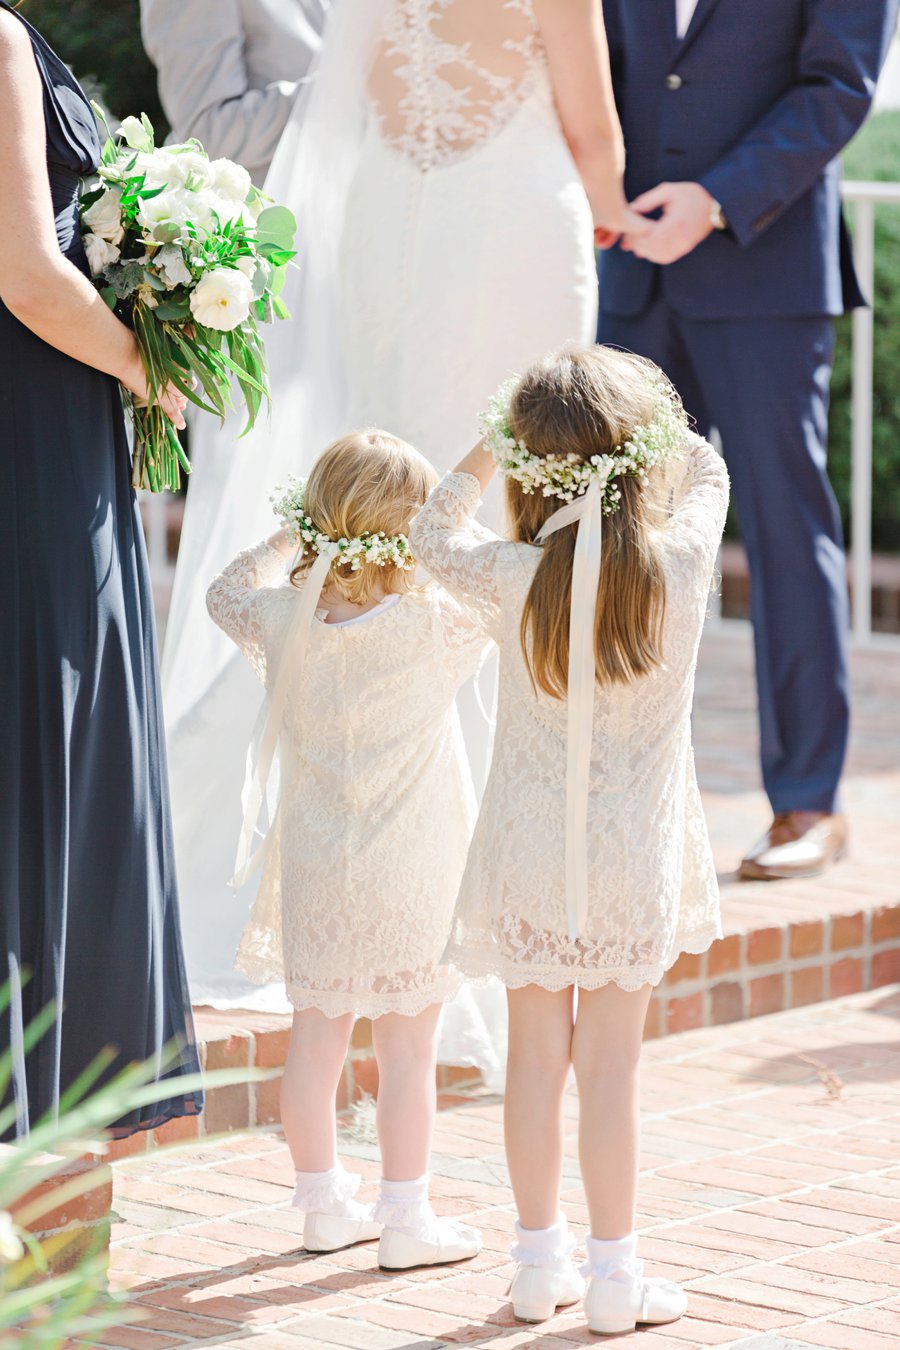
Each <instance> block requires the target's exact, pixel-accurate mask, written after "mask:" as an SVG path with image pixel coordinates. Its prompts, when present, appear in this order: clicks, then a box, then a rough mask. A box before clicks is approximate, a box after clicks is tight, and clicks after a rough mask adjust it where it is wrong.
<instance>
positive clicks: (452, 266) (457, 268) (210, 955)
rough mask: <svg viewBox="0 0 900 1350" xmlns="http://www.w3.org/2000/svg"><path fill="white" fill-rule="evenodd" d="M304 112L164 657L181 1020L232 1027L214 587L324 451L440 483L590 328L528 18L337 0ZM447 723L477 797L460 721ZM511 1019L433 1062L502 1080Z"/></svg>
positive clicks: (520, 8)
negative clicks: (279, 275)
mask: <svg viewBox="0 0 900 1350" xmlns="http://www.w3.org/2000/svg"><path fill="white" fill-rule="evenodd" d="M308 97H309V100H310V104H309V107H308V108H307V109H306V110H305V113H304V115H303V117H302V118H301V117H300V116H299V115H298V117H297V118H296V119H295V121H294V122H293V123H292V124H291V125H289V127H288V130H287V132H286V134H285V137H284V140H283V143H282V146H281V147H280V149H279V152H278V154H277V155H276V160H275V163H274V164H273V168H272V173H271V175H270V179H269V181H268V183H267V190H269V191H270V192H271V194H272V196H273V197H275V198H276V199H277V200H279V201H283V202H285V203H286V204H288V205H289V206H291V207H292V209H294V210H295V212H296V213H297V215H298V218H299V222H300V228H299V232H298V245H299V248H300V255H299V260H298V261H299V263H300V267H299V268H298V270H297V271H296V272H295V273H294V274H293V276H292V279H291V281H290V282H289V285H288V288H287V291H286V300H287V303H288V305H289V307H290V308H291V310H292V312H293V314H294V316H295V320H296V321H295V322H294V323H293V324H282V325H279V326H278V327H277V328H276V329H275V330H274V331H272V330H270V331H268V332H267V334H266V337H267V343H268V345H269V349H270V354H271V365H272V372H273V391H274V406H273V416H272V421H271V424H270V426H269V427H268V428H266V427H263V428H261V429H260V431H259V433H258V434H254V435H253V436H251V437H248V438H246V439H245V440H243V441H241V442H239V443H234V440H233V437H234V435H235V430H234V428H232V432H231V436H230V437H229V436H224V437H222V438H221V442H220V443H219V444H216V445H213V444H210V441H211V440H212V438H213V433H212V429H211V426H209V425H208V426H207V427H205V428H203V429H202V430H201V431H200V432H199V434H197V435H195V437H194V444H195V446H196V447H197V461H198V467H197V471H196V473H195V475H194V478H193V479H192V482H191V488H190V492H189V494H188V506H187V518H186V522H185V531H184V534H183V536H182V551H181V554H180V556H179V564H178V574H177V577H176V585H175V592H174V596H173V603H172V612H171V615H170V620H169V632H168V634H167V640H166V649H165V655H164V680H165V693H166V700H167V722H168V726H169V737H170V744H169V754H170V771H171V777H172V789H173V808H174V815H175V832H176V851H177V856H178V866H179V875H180V879H181V890H182V896H183V922H184V930H185V949H186V957H187V962H188V970H189V974H190V977H191V982H192V986H193V987H194V989H195V997H197V998H199V999H202V1000H203V1001H208V1002H213V1003H219V1004H223V1003H224V1004H229V1003H230V1004H232V1005H238V1006H248V1005H249V1006H260V1003H261V1002H262V1003H263V1005H264V1006H268V1007H274V1006H278V994H277V991H274V990H273V991H268V992H267V993H264V994H263V995H260V994H259V992H258V991H256V990H254V989H252V988H251V986H249V985H248V984H247V983H246V981H244V980H243V979H242V978H241V977H240V976H239V975H236V974H235V972H234V971H233V970H232V961H233V956H234V950H235V947H236V945H237V940H238V937H239V934H240V932H241V929H242V928H243V925H244V922H245V920H246V916H247V911H248V908H249V904H250V901H251V899H252V890H251V888H250V887H249V886H248V887H245V888H244V892H242V893H241V895H240V896H239V897H238V898H237V899H235V898H234V897H233V896H232V895H231V894H230V893H229V892H228V891H227V889H226V880H227V878H228V876H229V875H230V868H231V864H232V862H233V858H234V844H235V839H236V836H237V831H238V829H239V826H240V820H241V810H240V786H241V782H242V778H243V756H244V751H245V749H246V745H247V741H248V739H249V735H250V730H251V727H252V723H253V711H254V709H253V705H252V694H251V691H252V687H253V681H252V678H251V677H250V675H249V673H248V672H247V671H246V670H244V669H242V666H243V663H242V662H241V661H240V659H239V658H237V657H236V656H235V654H234V649H233V647H231V644H230V643H229V642H228V641H227V639H226V638H224V636H223V635H222V634H221V633H218V632H217V631H216V630H215V629H214V628H213V627H212V625H211V624H210V623H209V620H208V618H207V617H206V614H205V609H204V604H203V596H204V592H205V588H206V584H207V582H208V581H209V579H210V577H211V576H212V575H213V574H214V573H215V572H217V571H219V570H220V569H221V568H222V567H224V566H225V564H226V563H227V562H228V561H229V560H230V559H231V558H233V557H234V555H235V554H236V553H237V552H238V551H239V549H241V548H244V547H246V546H247V545H248V544H249V543H251V542H252V541H253V540H254V539H258V538H259V537H260V535H263V534H265V533H267V532H268V530H269V529H271V528H272V525H273V524H274V522H272V520H271V516H270V513H269V508H268V497H269V494H270V492H271V491H272V488H273V486H274V485H275V484H277V483H280V482H284V481H285V478H286V476H287V474H288V473H292V472H293V473H300V472H303V471H305V470H308V468H309V465H310V463H311V461H312V460H313V458H314V457H315V456H316V454H317V453H318V451H319V450H320V449H321V448H323V446H324V444H325V443H326V441H327V440H328V439H329V438H331V437H333V436H335V435H338V434H340V433H342V432H345V431H347V430H348V429H349V428H350V427H352V426H354V425H366V424H377V425H381V426H383V427H385V428H386V429H388V430H389V431H392V432H394V433H395V434H397V435H400V436H403V437H405V438H406V439H408V440H410V441H411V442H412V443H413V444H414V445H416V446H417V447H418V448H419V449H421V450H422V452H423V453H424V454H426V455H427V456H428V457H429V458H430V459H431V460H432V461H433V462H434V463H435V465H436V466H437V467H438V468H439V469H441V470H444V469H447V468H449V467H451V466H452V464H453V463H454V462H455V461H456V459H457V458H458V457H460V456H461V454H462V453H463V452H464V451H465V450H466V449H467V448H468V447H469V446H470V445H471V444H472V443H474V441H475V440H476V439H477V437H478V434H479V431H478V413H479V411H480V409H482V408H483V407H484V406H485V404H486V402H487V399H488V397H489V395H490V394H491V393H492V392H493V390H494V389H495V388H496V386H497V385H498V384H499V383H500V382H501V381H502V380H503V379H504V378H506V377H507V376H508V375H509V374H510V373H512V372H514V371H516V370H520V369H522V368H523V367H524V366H525V365H527V364H528V363H530V362H531V361H533V360H535V359H537V358H540V357H541V356H543V355H544V354H545V353H546V352H547V351H549V350H551V349H553V348H556V347H559V346H560V345H562V344H563V343H564V342H566V341H567V340H570V339H571V340H574V341H578V342H587V341H591V340H592V339H593V334H594V331H595V322H596V277H595V271H594V255H593V238H592V220H591V213H590V209H589V206H588V203H587V199H586V197H585V194H584V191H583V188H582V186H581V183H580V180H579V177H578V174H577V171H576V169H575V165H574V163H573V160H572V157H571V155H570V153H569V149H568V146H567V144H566V141H565V137H564V135H563V132H562V129H561V126H560V123H559V120H558V117H557V114H556V110H555V106H554V100H553V91H552V86H551V81H550V75H549V70H548V65H547V59H546V54H545V52H544V48H543V44H542V42H541V37H540V31H539V27H538V24H537V21H536V19H535V16H534V13H533V10H532V6H531V0H337V3H336V4H335V5H333V6H332V10H331V13H330V15H329V21H328V26H327V28H326V32H325V36H324V47H323V54H322V62H321V66H320V69H319V72H318V74H317V75H316V76H315V77H314V81H313V83H312V84H311V86H310V92H309V95H308ZM299 112H300V107H299V105H298V114H299ZM499 500H500V499H499V494H495V495H494V499H493V502H490V501H489V503H488V509H489V512H490V517H489V518H491V519H492V520H493V522H494V523H495V524H499V521H500V507H499ZM248 699H251V702H250V703H248ZM462 716H463V726H464V730H465V732H466V737H467V744H468V746H469V748H470V751H471V754H472V758H473V759H474V761H475V763H474V766H473V767H474V772H475V776H476V781H477V780H478V778H479V777H481V778H482V779H483V769H484V749H483V747H484V742H485V730H484V723H483V721H482V719H481V718H480V714H479V713H478V712H477V710H476V707H475V703H474V699H471V698H468V700H467V701H465V702H464V703H463V705H462ZM282 997H283V996H282ZM503 1012H504V1000H503V996H502V991H499V990H498V989H496V988H495V989H494V990H493V992H492V991H480V992H478V991H476V992H474V993H473V991H472V990H471V989H464V990H463V991H462V993H461V996H460V999H459V1000H457V1001H456V1003H455V1004H454V1005H453V1006H452V1007H450V1008H449V1009H448V1010H447V1014H446V1016H445V1019H444V1028H443V1032H442V1035H443V1042H442V1047H441V1055H442V1058H443V1059H444V1061H445V1062H451V1063H473V1062H474V1063H476V1064H478V1065H479V1066H480V1067H481V1068H482V1069H483V1070H484V1071H485V1072H486V1073H488V1075H492V1074H493V1075H494V1077H495V1078H496V1072H497V1068H498V1063H499V1060H500V1058H501V1049H502V1047H501V1045H500V1042H502V1019H503ZM498 1028H499V1030H498Z"/></svg>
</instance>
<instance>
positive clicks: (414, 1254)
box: [378, 1219, 481, 1270]
mask: <svg viewBox="0 0 900 1350" xmlns="http://www.w3.org/2000/svg"><path fill="white" fill-rule="evenodd" d="M480 1251H481V1234H480V1233H479V1232H478V1231H477V1229H475V1228H470V1227H469V1226H468V1224H464V1223H458V1222H453V1221H451V1220H449V1219H437V1220H436V1223H435V1224H434V1225H430V1226H429V1228H428V1229H427V1230H426V1231H425V1233H424V1234H423V1235H422V1236H417V1235H415V1234H413V1233H410V1232H408V1231H404V1230H402V1229H399V1228H385V1229H384V1231H383V1232H382V1234H381V1241H380V1242H379V1244H378V1264H379V1266H381V1268H382V1270H410V1269H411V1268H412V1267H413V1266H443V1265H448V1264H449V1263H450V1262H451V1261H468V1260H469V1259H470V1258H471V1257H473V1256H477V1255H478V1253H479V1252H480Z"/></svg>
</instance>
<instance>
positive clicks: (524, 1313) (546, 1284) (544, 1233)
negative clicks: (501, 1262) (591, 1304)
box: [509, 1214, 584, 1322]
mask: <svg viewBox="0 0 900 1350" xmlns="http://www.w3.org/2000/svg"><path fill="white" fill-rule="evenodd" d="M574 1246H575V1240H574V1238H572V1237H570V1236H569V1225H568V1223H567V1222H566V1218H565V1215H564V1214H560V1216H559V1218H558V1219H557V1221H556V1223H554V1224H551V1226H550V1227H549V1228H523V1227H522V1225H521V1224H520V1223H517V1224H516V1243H515V1246H514V1247H513V1249H512V1252H511V1255H512V1257H513V1260H515V1261H517V1262H518V1263H519V1264H518V1269H517V1270H516V1273H515V1275H514V1276H513V1282H512V1284H511V1285H510V1287H509V1297H510V1301H511V1303H512V1305H513V1312H514V1313H515V1315H516V1317H517V1318H518V1319H519V1321H520V1322H546V1321H547V1319H548V1317H552V1316H553V1314H554V1313H555V1312H556V1309H557V1308H564V1307H567V1306H568V1305H569V1304H570V1303H577V1302H578V1300H579V1299H580V1298H581V1296H582V1294H583V1293H584V1280H583V1279H582V1278H581V1276H580V1275H579V1273H578V1271H577V1270H576V1268H575V1265H574V1263H573V1261H572V1250H573V1248H574Z"/></svg>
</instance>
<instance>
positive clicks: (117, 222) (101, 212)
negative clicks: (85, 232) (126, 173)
mask: <svg viewBox="0 0 900 1350" xmlns="http://www.w3.org/2000/svg"><path fill="white" fill-rule="evenodd" d="M121 202H122V194H121V192H119V191H118V189H116V188H107V189H106V191H105V192H104V193H103V196H102V197H98V198H97V200H96V201H95V202H94V204H93V206H89V207H88V209H87V210H86V211H85V213H84V217H83V218H84V222H85V224H86V225H88V226H89V227H90V228H91V229H92V230H93V232H94V234H98V235H99V236H100V238H101V239H107V240H109V242H110V243H111V244H121V242H122V239H123V238H124V235H125V230H124V228H123V226H122V206H121Z"/></svg>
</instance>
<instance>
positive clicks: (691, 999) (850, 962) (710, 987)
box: [647, 900, 900, 1037]
mask: <svg viewBox="0 0 900 1350" xmlns="http://www.w3.org/2000/svg"><path fill="white" fill-rule="evenodd" d="M898 980H900V900H898V903H897V904H896V905H883V906H880V907H879V908H876V909H870V910H859V911H857V912H856V913H852V914H832V915H827V916H825V917H824V918H821V919H811V920H804V921H800V922H795V923H789V924H784V925H782V926H773V927H770V928H756V929H753V930H751V931H749V932H746V933H729V934H727V935H726V936H725V937H723V938H721V939H720V940H719V941H718V942H714V943H713V945H712V946H711V947H710V949H709V951H707V952H704V953H703V955H702V956H688V955H685V956H681V957H679V959H678V961H677V962H676V964H675V965H674V966H673V967H672V969H671V970H670V971H669V973H668V975H667V976H666V978H665V980H664V982H663V983H662V984H661V985H660V987H659V989H658V990H657V992H656V993H655V994H654V996H653V1000H652V1002H651V1005H650V1011H649V1015H648V1018H647V1034H648V1037H655V1036H665V1035H668V1034H671V1033H672V1032H677V1031H688V1030H691V1029H692V1028H694V1027H711V1026H721V1025H722V1024H723V1023H725V1022H739V1021H741V1020H742V1019H743V1018H746V1017H760V1016H762V1015H763V1014H765V1013H773V1012H781V1011H782V1010H783V1009H786V1008H800V1007H803V1006H804V1005H805V1004H808V1003H821V1002H823V1001H824V1000H825V999H832V998H842V997H843V996H844V995H845V994H858V993H860V992H862V991H864V990H867V989H877V988H879V987H881V986H882V985H885V984H892V983H894V982H895V981H898Z"/></svg>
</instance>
